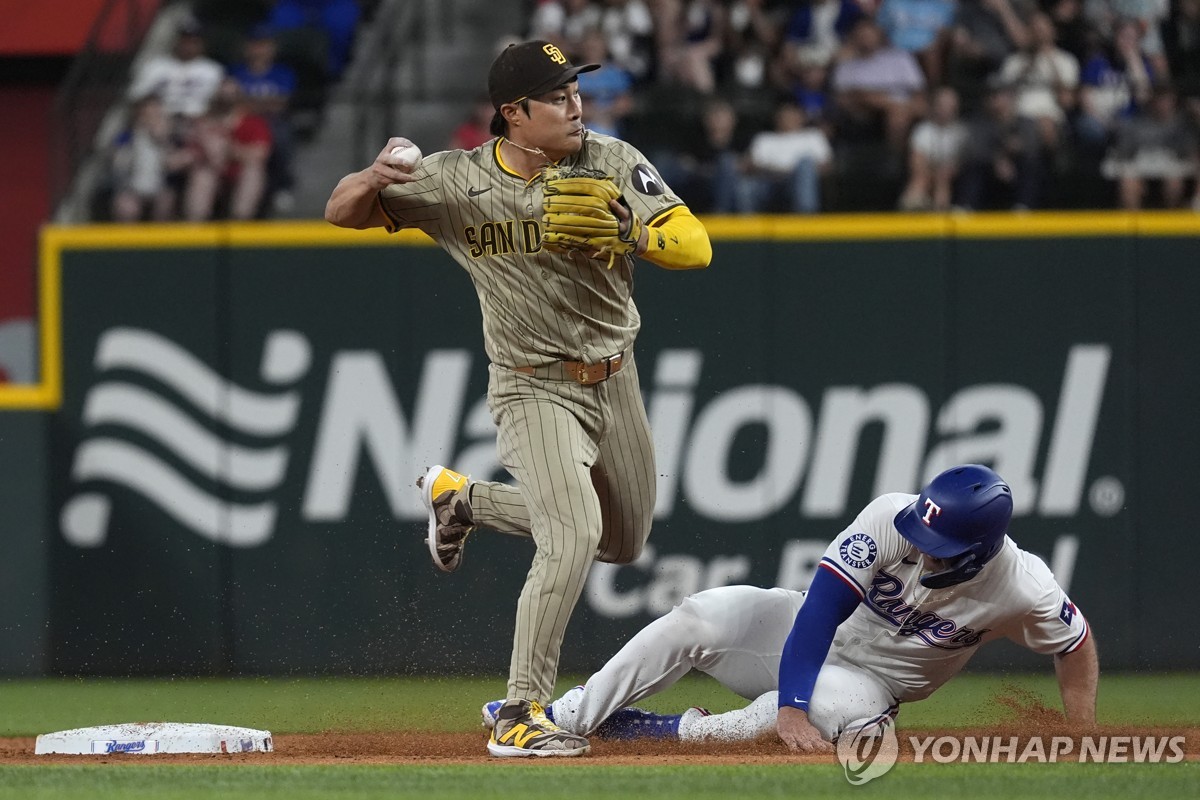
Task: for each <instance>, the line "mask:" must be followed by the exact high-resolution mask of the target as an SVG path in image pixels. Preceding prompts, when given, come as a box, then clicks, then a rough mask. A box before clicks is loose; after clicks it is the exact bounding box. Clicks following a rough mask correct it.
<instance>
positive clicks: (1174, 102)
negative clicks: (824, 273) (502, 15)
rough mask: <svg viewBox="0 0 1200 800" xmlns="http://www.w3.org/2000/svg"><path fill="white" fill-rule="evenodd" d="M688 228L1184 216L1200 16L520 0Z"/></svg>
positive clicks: (930, 4) (1068, 6) (1023, 0)
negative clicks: (712, 220)
mask: <svg viewBox="0 0 1200 800" xmlns="http://www.w3.org/2000/svg"><path fill="white" fill-rule="evenodd" d="M528 13H529V19H530V20H531V24H530V26H529V28H528V29H527V30H526V31H524V32H523V33H524V34H525V35H526V36H528V37H529V38H543V39H548V40H550V41H553V42H555V43H556V44H558V45H559V46H560V47H562V48H563V49H564V50H566V51H568V52H570V53H571V54H572V56H573V58H574V60H575V61H576V62H581V61H599V62H601V63H603V64H604V65H605V67H606V68H605V69H603V70H600V71H598V72H592V73H587V74H585V75H582V76H580V91H581V93H582V94H583V95H584V100H585V104H586V105H585V121H586V122H587V123H588V125H589V127H591V128H593V129H594V130H598V131H604V132H610V131H611V132H615V133H617V134H619V135H621V136H622V137H623V138H626V139H628V140H629V141H631V142H632V143H634V144H635V145H637V146H639V147H640V148H641V149H643V150H644V151H645V152H647V154H648V155H649V156H650V158H651V159H652V160H653V161H654V163H655V164H658V165H660V167H661V168H662V169H663V171H664V173H667V174H666V175H665V176H664V177H666V178H667V180H668V182H670V183H671V184H672V185H673V186H674V187H675V188H676V189H677V190H678V191H680V192H681V193H683V194H684V195H685V196H686V197H687V198H688V202H689V205H690V206H691V207H692V208H694V209H697V210H699V211H716V212H753V211H792V212H804V213H808V212H814V211H817V210H821V209H829V208H836V209H837V210H856V209H870V210H882V209H886V208H900V209H905V210H947V209H968V210H970V209H1008V208H1012V209H1034V208H1051V207H1053V208H1104V207H1112V206H1119V207H1121V208H1126V209H1138V208H1144V207H1160V208H1161V207H1168V208H1174V207H1183V206H1188V205H1190V206H1192V207H1194V208H1195V209H1196V210H1200V189H1197V187H1196V175H1197V164H1198V162H1200V149H1198V141H1200V0H808V1H803V2H798V1H797V0H530V2H529V7H528Z"/></svg>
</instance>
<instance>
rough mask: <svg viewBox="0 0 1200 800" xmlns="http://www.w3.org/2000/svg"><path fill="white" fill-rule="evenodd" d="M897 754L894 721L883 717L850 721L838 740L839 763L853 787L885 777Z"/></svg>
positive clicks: (897, 744)
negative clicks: (881, 776)
mask: <svg viewBox="0 0 1200 800" xmlns="http://www.w3.org/2000/svg"><path fill="white" fill-rule="evenodd" d="M899 752H900V744H899V742H898V741H897V740H896V721H895V720H893V719H892V718H891V717H889V716H888V715H886V714H880V715H879V716H877V717H870V718H868V719H860V720H855V721H854V722H851V723H850V724H849V725H847V726H846V729H845V730H843V731H842V735H841V736H839V737H838V740H837V758H838V762H839V763H840V764H841V765H842V769H844V770H845V771H846V780H847V781H849V782H850V783H851V784H852V785H854V786H859V785H861V784H864V783H866V782H868V781H873V780H875V779H876V778H878V777H879V776H880V775H886V774H887V772H888V770H890V769H891V768H892V767H893V766H895V764H896V756H897V755H898V754H899Z"/></svg>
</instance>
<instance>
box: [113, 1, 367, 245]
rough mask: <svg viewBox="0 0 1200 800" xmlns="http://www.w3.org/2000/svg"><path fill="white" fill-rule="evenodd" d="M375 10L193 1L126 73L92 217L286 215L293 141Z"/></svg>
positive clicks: (343, 4) (358, 5)
mask: <svg viewBox="0 0 1200 800" xmlns="http://www.w3.org/2000/svg"><path fill="white" fill-rule="evenodd" d="M373 6H374V3H370V2H364V1H363V0H195V2H194V3H192V4H191V7H190V10H191V11H192V12H193V14H192V15H190V16H188V17H186V18H185V19H184V20H183V21H182V22H181V23H180V24H179V26H178V28H177V30H176V38H175V41H174V44H173V47H172V49H171V51H170V52H169V53H165V54H162V55H159V56H156V57H153V58H150V59H147V60H146V61H144V62H142V63H141V64H139V65H138V66H137V68H136V69H135V71H134V73H133V75H132V76H131V79H130V86H129V91H128V100H129V103H130V106H131V110H130V114H129V124H128V126H127V128H126V129H125V130H124V131H123V132H122V133H121V134H120V135H119V136H118V137H117V138H116V140H115V141H114V143H113V147H112V152H111V154H110V155H111V160H110V164H111V169H110V180H109V181H108V182H107V183H106V184H105V186H104V189H103V191H102V192H101V198H102V202H101V205H105V206H107V209H100V210H99V214H100V215H104V214H105V213H106V212H107V215H108V216H110V217H111V218H112V219H114V220H117V221H121V222H135V221H140V220H171V219H183V220H187V221H191V222H199V221H205V220H211V219H255V218H261V217H264V216H269V215H270V214H272V213H273V212H287V211H289V210H290V209H291V207H292V205H293V202H294V199H293V194H292V190H293V186H294V178H293V175H292V159H293V154H294V147H295V140H296V137H297V135H298V133H300V134H303V133H305V132H311V129H312V127H314V126H315V125H316V124H317V120H318V116H319V110H320V108H321V106H322V104H323V102H324V97H325V94H326V91H327V89H328V87H329V86H330V85H332V84H333V83H334V82H336V81H337V80H338V78H339V77H340V76H341V74H342V72H343V70H344V69H345V68H346V65H347V63H348V62H349V58H350V52H351V48H352V46H353V42H354V37H355V34H356V32H357V28H358V25H359V22H360V19H361V18H362V15H363V13H364V12H369V11H370V10H371V9H372V8H373ZM213 51H215V52H213Z"/></svg>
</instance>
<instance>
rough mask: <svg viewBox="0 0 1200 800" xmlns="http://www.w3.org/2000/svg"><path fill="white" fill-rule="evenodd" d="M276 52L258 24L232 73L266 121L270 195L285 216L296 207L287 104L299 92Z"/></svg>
mask: <svg viewBox="0 0 1200 800" xmlns="http://www.w3.org/2000/svg"><path fill="white" fill-rule="evenodd" d="M276 52H277V47H276V42H275V37H274V35H273V31H272V30H271V28H270V26H268V25H258V26H256V27H255V28H254V29H253V30H251V31H250V33H249V35H247V37H246V41H245V43H244V44H243V47H242V58H243V59H244V60H243V61H242V63H241V64H238V65H237V66H235V67H233V69H231V70H230V71H229V75H230V77H232V78H233V79H234V80H236V81H237V82H238V85H239V86H240V87H241V90H242V95H243V97H245V99H246V103H247V105H248V106H249V109H250V112H251V113H253V114H257V115H258V116H260V117H262V118H263V119H265V120H266V121H267V123H268V124H269V125H270V127H271V138H272V142H273V146H272V149H271V156H270V160H269V161H268V162H267V194H268V196H269V197H271V201H272V205H273V206H274V209H275V210H276V211H278V212H283V213H286V212H287V211H289V210H290V209H291V207H292V205H293V201H292V191H293V189H294V188H295V178H294V176H293V174H292V159H293V157H294V155H295V131H294V129H293V125H292V120H291V117H290V116H289V113H288V112H289V109H288V104H289V102H290V100H291V98H292V95H293V94H294V93H295V91H296V73H295V72H294V71H293V70H292V68H291V67H289V66H288V65H286V64H280V63H279V62H277V61H276V60H275V56H276Z"/></svg>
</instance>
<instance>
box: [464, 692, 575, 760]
mask: <svg viewBox="0 0 1200 800" xmlns="http://www.w3.org/2000/svg"><path fill="white" fill-rule="evenodd" d="M490 705H491V703H488V704H487V705H485V706H484V719H485V724H486V718H487V712H488V711H489V708H488V706H490ZM487 749H488V752H489V753H491V754H492V755H493V756H496V757H497V758H529V757H538V758H545V757H555V756H557V757H570V756H581V755H583V754H584V753H587V752H588V751H589V750H591V745H589V744H588V740H587V739H585V738H583V737H582V736H576V735H575V734H573V733H567V732H566V731H564V730H562V729H561V728H559V727H558V726H557V725H555V724H554V723H553V722H551V721H550V720H549V719H547V718H546V714H545V711H544V710H543V709H542V706H541V705H540V704H539V703H537V702H530V701H528V700H508V701H506V702H505V703H504V704H503V705H501V706H500V707H499V708H497V709H496V710H495V727H493V728H492V735H491V737H490V738H489V739H488V745H487Z"/></svg>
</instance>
